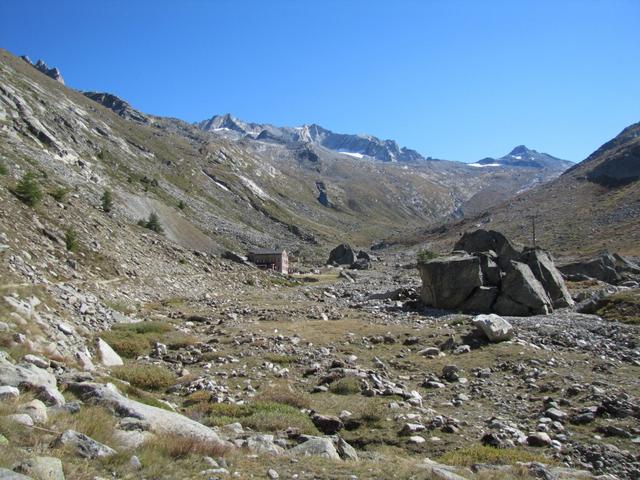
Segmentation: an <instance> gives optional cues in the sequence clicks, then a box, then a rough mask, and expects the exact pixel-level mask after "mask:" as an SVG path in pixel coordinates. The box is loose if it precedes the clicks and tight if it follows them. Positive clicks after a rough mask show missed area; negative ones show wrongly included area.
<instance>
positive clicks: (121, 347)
mask: <svg viewBox="0 0 640 480" xmlns="http://www.w3.org/2000/svg"><path fill="white" fill-rule="evenodd" d="M171 331H173V327H172V326H171V325H169V324H167V323H163V322H153V321H148V322H138V323H125V324H119V325H115V326H114V327H113V329H112V330H110V331H106V332H102V333H100V335H99V337H100V338H102V339H103V340H104V341H105V342H107V343H108V344H109V345H111V347H112V348H113V349H114V350H115V351H116V352H118V353H119V354H120V355H122V356H123V357H125V358H136V357H139V356H140V355H144V354H146V353H148V351H149V349H150V348H151V346H152V344H153V343H154V342H157V341H160V340H161V339H162V337H163V335H166V334H167V333H168V332H171Z"/></svg>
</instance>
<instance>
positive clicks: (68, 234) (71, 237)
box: [64, 227, 78, 252]
mask: <svg viewBox="0 0 640 480" xmlns="http://www.w3.org/2000/svg"><path fill="white" fill-rule="evenodd" d="M64 244H65V245H66V247H67V250H68V251H70V252H75V251H76V250H77V248H78V236H77V235H76V231H75V230H74V229H73V228H71V227H70V228H67V230H66V231H65V232H64Z"/></svg>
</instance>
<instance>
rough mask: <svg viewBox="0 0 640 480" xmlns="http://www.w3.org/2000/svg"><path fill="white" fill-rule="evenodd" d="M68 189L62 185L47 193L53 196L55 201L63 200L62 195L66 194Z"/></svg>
mask: <svg viewBox="0 0 640 480" xmlns="http://www.w3.org/2000/svg"><path fill="white" fill-rule="evenodd" d="M68 192H69V190H67V189H66V188H64V187H57V188H56V189H55V190H52V191H51V192H49V195H51V196H52V197H53V199H54V200H55V201H56V202H63V201H64V197H65V196H66V195H67V193H68Z"/></svg>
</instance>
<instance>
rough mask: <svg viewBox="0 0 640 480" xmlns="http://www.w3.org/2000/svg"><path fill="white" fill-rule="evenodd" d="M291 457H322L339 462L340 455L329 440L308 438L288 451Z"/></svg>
mask: <svg viewBox="0 0 640 480" xmlns="http://www.w3.org/2000/svg"><path fill="white" fill-rule="evenodd" d="M289 453H290V454H291V455H294V456H296V455H300V456H314V457H324V458H328V459H330V460H340V455H339V454H338V451H337V450H336V447H335V446H334V445H333V442H332V441H331V439H330V438H324V437H308V440H306V441H305V442H303V443H301V444H300V445H297V446H295V447H293V448H292V449H291V450H289Z"/></svg>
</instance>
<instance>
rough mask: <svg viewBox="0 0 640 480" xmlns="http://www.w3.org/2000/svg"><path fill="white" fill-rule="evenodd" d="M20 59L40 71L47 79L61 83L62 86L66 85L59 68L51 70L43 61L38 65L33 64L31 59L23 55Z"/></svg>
mask: <svg viewBox="0 0 640 480" xmlns="http://www.w3.org/2000/svg"><path fill="white" fill-rule="evenodd" d="M20 58H22V59H23V60H24V61H25V62H27V63H28V64H29V65H31V66H32V67H33V68H35V69H36V70H39V71H40V72H42V73H44V74H45V75H46V76H47V77H49V78H53V79H54V80H55V81H56V82H60V83H61V84H62V85H64V78H62V74H61V73H60V70H58V68H57V67H51V68H49V66H48V65H47V64H46V63H44V62H43V61H42V60H38V61H37V62H36V63H32V62H31V59H30V58H29V57H27V56H26V55H22V57H20Z"/></svg>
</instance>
